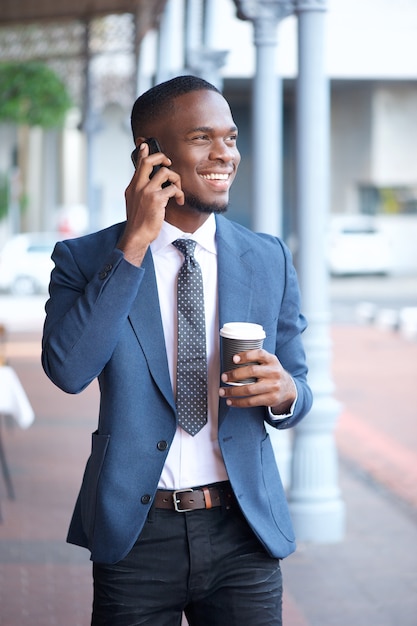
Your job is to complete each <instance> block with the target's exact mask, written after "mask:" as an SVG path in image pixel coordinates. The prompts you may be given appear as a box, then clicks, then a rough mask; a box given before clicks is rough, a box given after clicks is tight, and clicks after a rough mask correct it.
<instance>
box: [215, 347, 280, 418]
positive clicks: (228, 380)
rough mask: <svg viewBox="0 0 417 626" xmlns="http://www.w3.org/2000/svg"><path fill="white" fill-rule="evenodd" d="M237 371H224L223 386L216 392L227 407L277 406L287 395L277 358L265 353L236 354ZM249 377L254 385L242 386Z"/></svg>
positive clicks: (253, 351) (246, 384)
mask: <svg viewBox="0 0 417 626" xmlns="http://www.w3.org/2000/svg"><path fill="white" fill-rule="evenodd" d="M233 361H234V362H235V363H236V365H238V367H237V368H236V369H233V370H229V371H228V372H223V373H222V375H221V380H222V382H223V383H225V384H226V385H227V386H226V387H221V388H220V389H219V396H220V397H221V398H224V399H225V400H226V404H227V405H228V406H234V407H253V406H276V405H278V404H280V402H281V401H282V399H283V396H284V395H286V394H287V385H286V377H287V372H285V370H284V369H283V367H282V365H281V364H280V362H279V361H278V359H277V357H276V356H275V355H273V354H270V353H268V352H266V351H265V350H249V351H247V352H240V353H239V354H237V355H235V356H234V358H233ZM248 378H254V379H255V380H256V382H253V383H242V381H244V380H247V379H248Z"/></svg>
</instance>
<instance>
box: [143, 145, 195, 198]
mask: <svg viewBox="0 0 417 626" xmlns="http://www.w3.org/2000/svg"><path fill="white" fill-rule="evenodd" d="M171 164H172V161H171V159H170V158H169V157H167V156H166V155H165V154H164V153H163V152H156V153H154V154H149V146H148V144H147V143H142V144H141V145H140V148H139V157H138V161H137V168H136V171H135V173H134V176H133V179H132V183H133V185H134V187H135V188H136V189H139V190H144V189H145V188H146V189H147V190H149V192H151V193H157V192H159V191H161V190H163V191H164V193H162V194H159V196H160V198H161V199H162V198H165V201H166V203H167V202H168V200H169V199H170V198H173V197H175V200H176V202H177V203H178V204H180V205H183V204H184V193H183V191H182V187H181V178H180V176H179V174H177V173H176V172H174V171H173V170H171V169H169V168H170V166H171ZM132 183H131V184H132Z"/></svg>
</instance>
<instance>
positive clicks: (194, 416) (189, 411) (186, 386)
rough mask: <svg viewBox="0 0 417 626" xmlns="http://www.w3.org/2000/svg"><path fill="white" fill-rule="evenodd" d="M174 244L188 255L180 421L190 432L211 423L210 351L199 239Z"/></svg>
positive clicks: (182, 278) (182, 301) (183, 272)
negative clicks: (198, 258)
mask: <svg viewBox="0 0 417 626" xmlns="http://www.w3.org/2000/svg"><path fill="white" fill-rule="evenodd" d="M172 245H173V246H175V247H176V248H178V250H179V251H180V252H181V253H182V254H183V255H184V257H185V260H184V263H183V265H182V266H181V268H180V271H179V274H178V283H177V308H178V358H177V400H176V402H177V412H178V421H179V424H180V426H181V428H183V429H184V430H186V431H187V432H188V433H190V435H192V436H194V435H196V434H197V433H198V432H199V430H201V429H202V428H203V426H204V424H206V423H207V354H206V323H205V316H204V293H203V277H202V274H201V267H200V266H199V264H198V263H197V261H196V260H195V258H194V249H195V246H196V242H195V241H193V240H192V239H177V240H176V241H173V242H172Z"/></svg>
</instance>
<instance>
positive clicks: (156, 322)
mask: <svg viewBox="0 0 417 626" xmlns="http://www.w3.org/2000/svg"><path fill="white" fill-rule="evenodd" d="M142 268H143V269H144V271H145V273H144V277H143V280H142V283H141V286H140V288H139V292H138V295H137V297H136V300H135V302H134V303H133V306H132V309H131V312H130V314H129V319H130V322H131V324H132V327H133V329H134V331H135V334H136V337H137V339H138V341H139V343H140V345H141V347H142V350H143V352H144V354H145V356H146V359H147V362H148V366H149V370H150V373H151V375H152V378H153V379H154V380H155V382H156V384H157V385H158V387H159V388H160V390H161V393H162V394H163V395H164V396H165V398H166V399H167V401H168V402H169V404H170V405H171V406H172V408H173V409H174V410H175V401H174V394H173V391H172V385H171V379H170V376H169V369H168V361H167V356H166V348H165V338H164V331H163V327H162V319H161V315H160V312H159V310H160V309H159V299H158V289H157V286H156V277H155V270H154V265H153V260H152V254H151V252H150V250H148V252H147V253H146V256H145V258H144V260H143V264H142Z"/></svg>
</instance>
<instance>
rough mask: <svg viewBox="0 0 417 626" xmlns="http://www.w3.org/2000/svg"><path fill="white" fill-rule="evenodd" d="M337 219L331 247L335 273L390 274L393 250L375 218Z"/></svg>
mask: <svg viewBox="0 0 417 626" xmlns="http://www.w3.org/2000/svg"><path fill="white" fill-rule="evenodd" d="M363 218H364V219H360V216H357V218H356V219H352V220H345V221H344V220H340V221H336V220H335V221H334V223H333V224H332V227H331V230H330V234H329V240H328V249H327V261H328V267H329V270H330V273H331V274H333V275H335V276H342V275H355V274H356V275H358V274H362V275H364V274H388V273H389V271H390V269H391V250H390V243H389V241H388V238H387V237H386V235H385V234H384V233H382V232H381V231H380V230H378V228H377V227H376V226H375V224H374V223H373V221H372V220H368V219H366V216H363Z"/></svg>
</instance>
